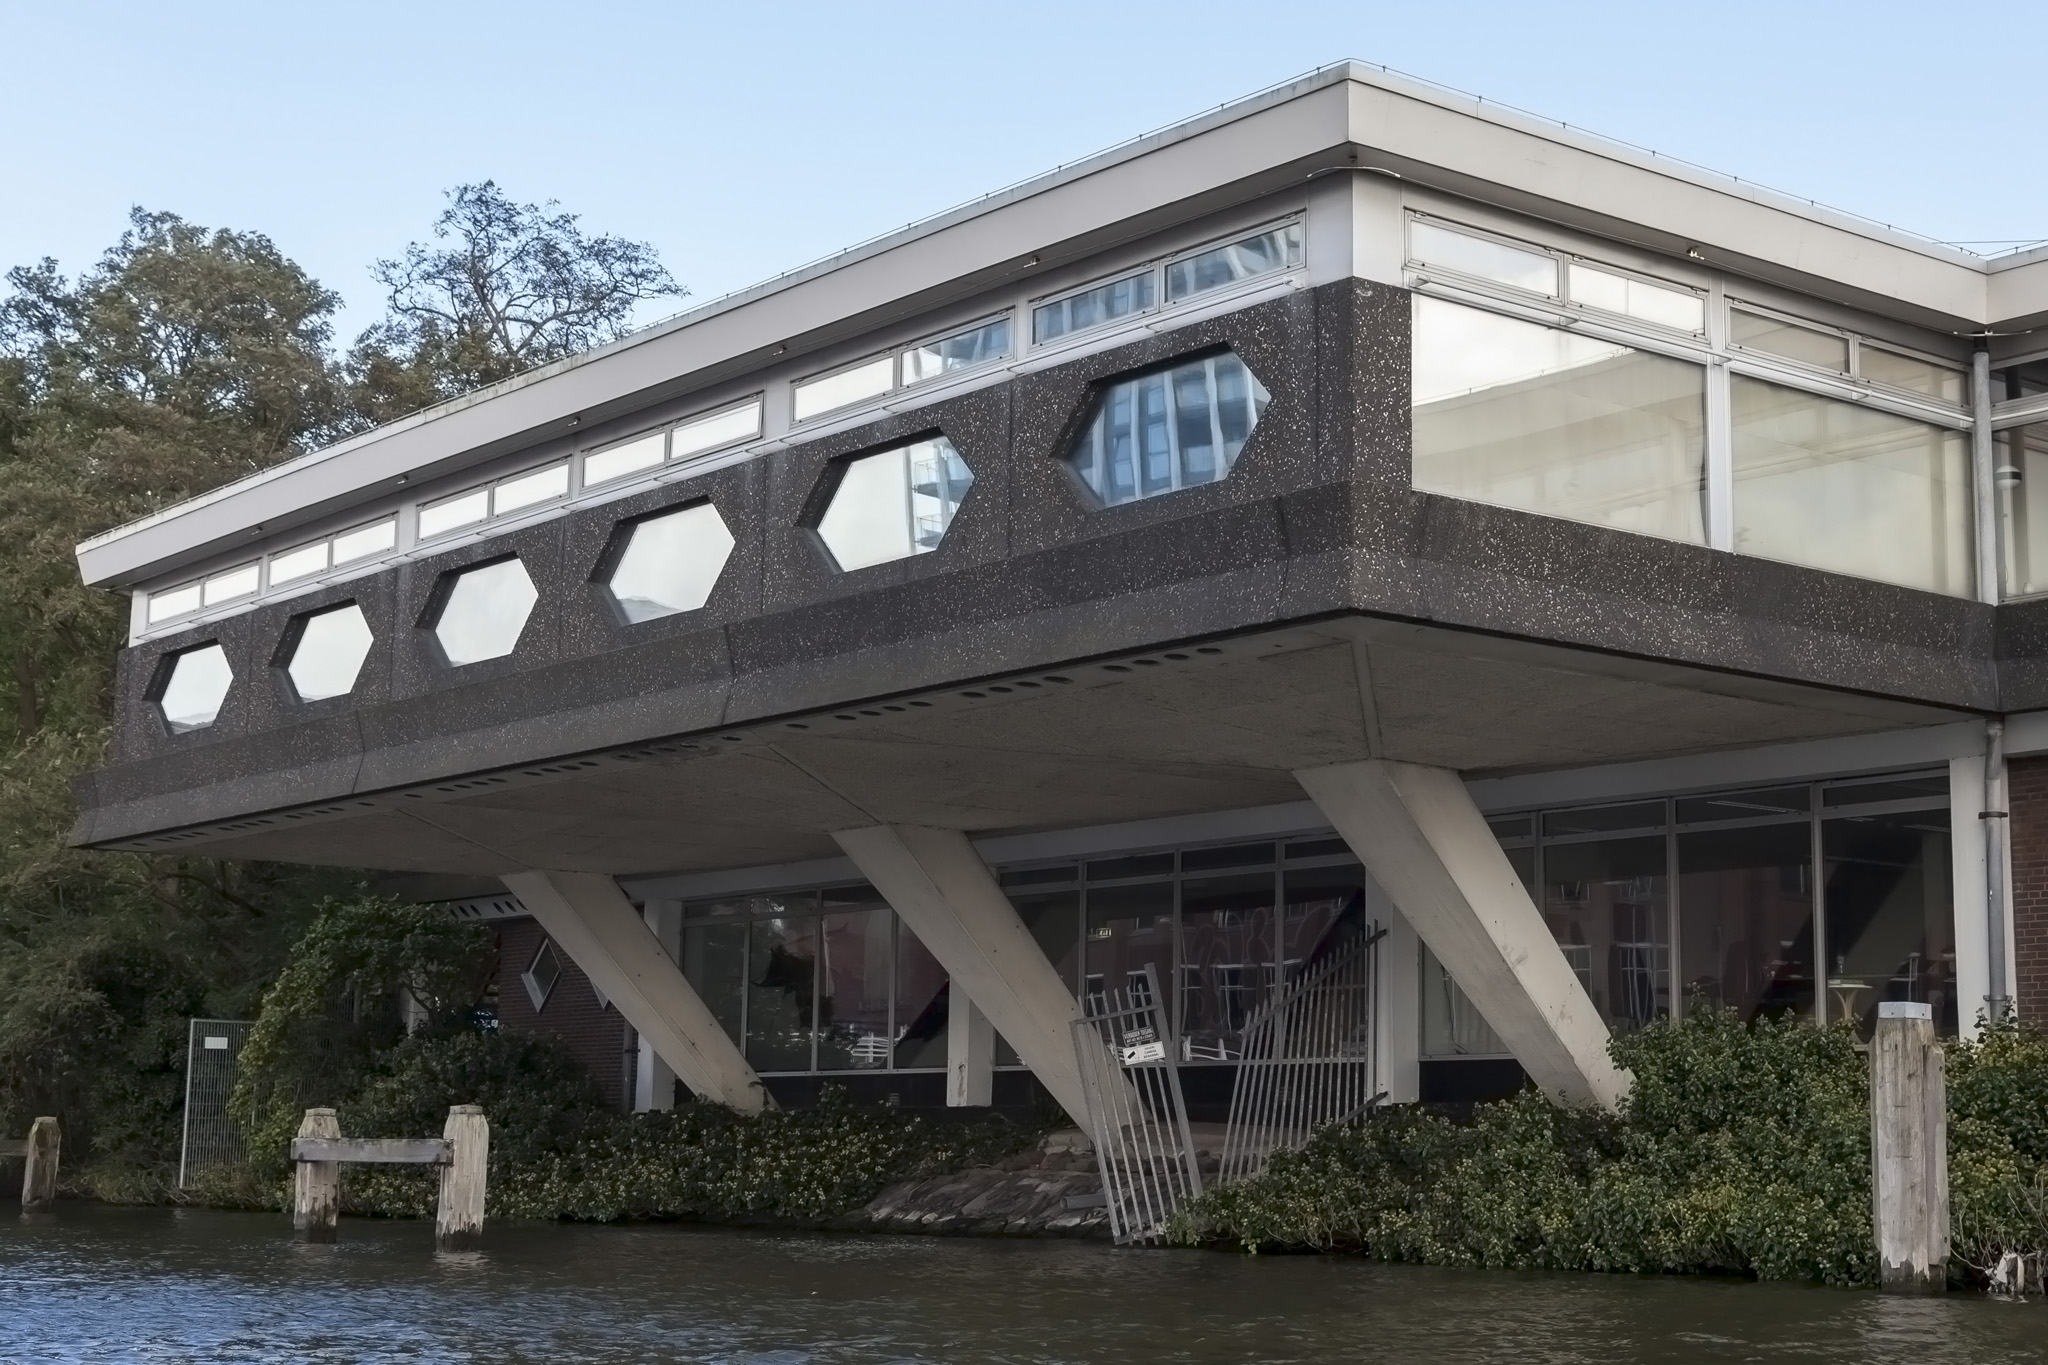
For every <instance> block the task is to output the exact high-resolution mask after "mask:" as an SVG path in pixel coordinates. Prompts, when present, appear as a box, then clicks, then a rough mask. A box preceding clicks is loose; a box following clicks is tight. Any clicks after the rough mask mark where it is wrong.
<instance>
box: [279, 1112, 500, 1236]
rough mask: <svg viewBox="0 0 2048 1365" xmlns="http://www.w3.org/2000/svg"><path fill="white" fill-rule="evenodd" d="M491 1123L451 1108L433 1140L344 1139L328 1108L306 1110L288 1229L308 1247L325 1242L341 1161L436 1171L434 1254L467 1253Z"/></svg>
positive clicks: (337, 1201)
mask: <svg viewBox="0 0 2048 1365" xmlns="http://www.w3.org/2000/svg"><path fill="white" fill-rule="evenodd" d="M490 1156H491V1125H490V1123H489V1121H488V1120H487V1119H485V1118H484V1111H483V1110H482V1109H481V1108H480V1107H478V1106H477V1105H474V1104H458V1105H455V1106H453V1107H452V1108H450V1109H449V1111H448V1122H447V1123H446V1125H444V1126H443V1128H442V1130H441V1136H440V1137H437V1138H345V1137H343V1136H342V1135H341V1126H340V1124H339V1122H338V1121H337V1120H336V1118H335V1115H334V1111H333V1110H332V1109H308V1110H307V1111H306V1117H305V1120H304V1121H303V1122H302V1123H300V1125H299V1135H298V1136H297V1137H296V1138H294V1139H292V1163H293V1167H294V1171H295V1177H294V1182H293V1191H294V1197H293V1201H292V1226H293V1227H295V1228H297V1229H298V1233H299V1236H300V1237H301V1238H303V1239H304V1240H306V1241H308V1242H331V1241H333V1240H334V1234H335V1225H336V1222H337V1221H338V1219H339V1216H340V1213H341V1166H342V1163H343V1162H356V1163H374V1164H378V1165H412V1166H439V1167H440V1168H441V1201H440V1208H439V1209H438V1210H437V1211H436V1213H435V1216H434V1245H435V1246H436V1247H437V1248H438V1249H440V1250H442V1251H457V1250H463V1249H466V1248H469V1247H474V1246H475V1245H476V1244H477V1242H478V1240H479V1239H480V1238H481V1237H482V1236H483V1230H484V1185H485V1172H486V1169H487V1168H488V1166H489V1163H490Z"/></svg>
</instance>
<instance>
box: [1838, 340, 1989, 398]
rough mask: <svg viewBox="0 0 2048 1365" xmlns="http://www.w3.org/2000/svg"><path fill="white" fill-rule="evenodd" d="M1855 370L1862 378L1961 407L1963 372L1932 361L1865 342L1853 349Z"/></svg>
mask: <svg viewBox="0 0 2048 1365" xmlns="http://www.w3.org/2000/svg"><path fill="white" fill-rule="evenodd" d="M1856 368H1857V370H1858V372H1859V373H1861V374H1862V376H1863V377H1864V378H1865V379H1872V380H1875V381H1877V382H1878V383H1880V384H1889V385H1891V386H1892V387H1893V388H1895V389H1906V390H1908V391H1910V392H1912V393H1918V394H1925V395H1926V396H1927V397H1929V398H1939V399H1940V400H1941V401H1942V402H1944V403H1955V404H1958V405H1960V404H1961V403H1962V402H1963V388H1964V382H1965V381H1964V377H1963V372H1962V371H1961V370H1956V369H1951V368H1949V367H1948V366H1946V365H1937V364H1935V363H1934V362H1933V361H1931V360H1922V359H1920V358H1919V357H1918V356H1910V355H1901V354H1899V353H1898V352H1897V351H1887V350H1885V349H1884V348H1883V347H1880V346H1873V345H1871V344H1870V343H1869V342H1867V341H1866V342H1864V343H1863V344H1862V345H1860V346H1858V347H1857V348H1856Z"/></svg>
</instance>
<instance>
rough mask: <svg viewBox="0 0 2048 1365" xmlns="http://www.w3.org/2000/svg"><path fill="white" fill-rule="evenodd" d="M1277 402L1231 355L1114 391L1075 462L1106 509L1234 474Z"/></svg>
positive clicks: (1103, 401)
mask: <svg viewBox="0 0 2048 1365" xmlns="http://www.w3.org/2000/svg"><path fill="white" fill-rule="evenodd" d="M1270 402H1272V395H1271V394H1269V393H1267V392H1266V387H1265V385H1263V384H1261V383H1259V381H1258V378H1257V376H1255V375H1253V374H1252V372H1251V371H1250V370H1248V369H1246V368H1245V364H1244V362H1243V361H1242V360H1239V359H1238V358H1237V357H1236V356H1235V355H1232V354H1231V353H1229V352H1227V351H1226V352H1224V353H1223V354H1222V355H1216V356H1209V357H1207V358H1205V359H1202V360H1193V361H1189V362H1187V363H1186V364H1183V365H1176V366H1175V367H1174V368H1172V369H1170V370H1162V371H1159V372H1157V373H1154V374H1147V375H1140V376H1138V377H1137V378H1135V379H1126V380H1123V381H1121V382H1120V383H1115V384H1111V385H1109V386H1108V387H1107V388H1105V389H1104V390H1103V391H1102V394H1101V396H1100V397H1098V398H1097V399H1096V400H1095V409H1094V412H1093V414H1092V415H1091V417H1090V418H1089V421H1088V425H1087V427H1086V428H1085V429H1084V430H1083V431H1082V433H1081V436H1080V438H1079V440H1077V441H1076V442H1075V445H1074V450H1073V453H1072V454H1070V455H1069V456H1068V457H1067V459H1068V462H1069V463H1070V464H1072V465H1073V467H1074V470H1075V472H1076V473H1078V474H1079V475H1080V476H1081V481H1082V482H1083V483H1085V484H1087V485H1088V487H1089V489H1090V491H1092V492H1093V493H1094V494H1095V495H1096V496H1097V497H1098V498H1100V499H1102V502H1103V505H1104V506H1109V507H1114V506H1116V505H1118V504H1119V503H1126V502H1135V501H1137V500H1138V499H1140V498H1151V497H1157V496H1159V495H1160V494H1162V493H1171V492H1173V491H1175V490H1176V489H1181V488H1194V487H1198V486H1200V485H1202V484H1206V483H1214V482H1215V481H1216V480H1218V479H1220V478H1222V477H1223V476H1224V475H1226V474H1228V473H1229V472H1230V470H1231V467H1232V466H1233V465H1235V464H1236V463H1237V457H1238V455H1239V454H1240V453H1241V452H1242V451H1243V450H1244V444H1245V442H1246V440H1248V439H1249V438H1250V437H1251V434H1252V428H1253V427H1254V426H1256V425H1257V423H1258V420H1259V418H1260V417H1261V416H1262V415H1263V414H1264V413H1265V411H1266V406H1267V404H1269V403H1270Z"/></svg>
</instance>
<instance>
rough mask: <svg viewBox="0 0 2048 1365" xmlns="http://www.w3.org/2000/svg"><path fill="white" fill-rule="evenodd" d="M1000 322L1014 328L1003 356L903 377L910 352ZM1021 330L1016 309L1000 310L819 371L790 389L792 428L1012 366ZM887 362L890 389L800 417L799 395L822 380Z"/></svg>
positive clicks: (1011, 329) (993, 356)
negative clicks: (897, 395)
mask: <svg viewBox="0 0 2048 1365" xmlns="http://www.w3.org/2000/svg"><path fill="white" fill-rule="evenodd" d="M998 322H1007V323H1009V325H1010V341H1009V344H1008V345H1007V346H1005V347H1004V348H1003V350H1002V352H1001V353H1000V354H998V355H992V356H989V357H987V358H986V359H984V360H980V361H976V362H975V363H974V364H972V365H963V366H961V367H960V368H959V369H957V370H946V371H943V372H941V373H939V374H934V375H927V376H925V377H924V378H922V379H911V380H906V379H905V378H904V377H903V358H904V357H905V356H906V355H908V354H909V353H910V352H912V351H915V350H920V349H922V348H923V347H925V346H929V345H931V344H932V343H934V342H939V341H949V340H951V339H952V338H954V337H958V336H965V335H967V334H968V333H969V332H978V331H980V330H982V329H983V328H984V327H992V326H994V325H995V324H996V323H998ZM1017 326H1018V319H1017V310H1016V309H1015V308H999V309H997V310H996V311H994V312H992V313H984V314H982V315H981V316H980V317H978V318H976V319H975V320H974V321H972V322H963V323H960V324H958V325H956V326H952V327H943V328H940V329H938V330H936V331H931V332H926V333H924V334H922V335H921V336H919V337H918V338H917V339H916V340H914V341H907V342H904V343H902V344H900V345H896V346H891V347H889V348H888V349H887V350H883V351H870V352H869V353H868V354H866V355H864V356H862V357H861V358H860V359H858V360H853V361H848V362H847V363H846V364H844V365H834V366H833V367H832V368H831V369H829V370H819V371H818V372H817V373H815V374H807V375H805V376H803V377H802V378H801V379H794V380H791V381H790V385H789V394H790V404H789V410H790V422H791V425H793V426H809V425H810V424H811V423H813V422H823V421H827V420H829V419H832V418H837V417H843V416H845V415H846V414H847V413H850V412H858V411H859V410H860V409H862V408H864V407H868V406H870V405H873V404H877V403H886V402H887V401H888V400H889V399H890V398H891V397H893V396H894V395H896V394H899V393H902V392H904V391H905V390H912V389H923V388H930V387H931V386H933V385H935V384H941V383H945V382H948V381H951V380H956V379H960V378H963V377H965V376H969V375H975V374H981V373H984V372H986V371H988V370H992V369H995V368H997V367H998V366H1002V365H1008V364H1010V363H1012V362H1014V361H1015V360H1016V358H1017V354H1018V347H1017ZM884 359H886V360H887V361H888V363H889V385H888V387H887V388H885V389H882V390H881V391H880V392H878V393H872V394H869V395H867V396H865V397H862V398H853V399H849V400H847V401H846V402H844V403H841V404H839V405H837V406H836V407H830V408H820V409H819V410H818V411H816V412H812V413H806V414H805V415H803V416H801V417H799V416H797V415H796V407H797V395H798V394H799V393H800V392H801V391H802V390H803V389H804V388H805V387H806V386H807V385H811V384H816V383H818V382H819V381H820V380H826V379H832V378H835V377H837V376H839V375H842V374H848V373H851V372H852V371H854V370H860V369H865V368H867V367H868V366H871V365H873V364H874V363H875V362H876V361H878V360H884Z"/></svg>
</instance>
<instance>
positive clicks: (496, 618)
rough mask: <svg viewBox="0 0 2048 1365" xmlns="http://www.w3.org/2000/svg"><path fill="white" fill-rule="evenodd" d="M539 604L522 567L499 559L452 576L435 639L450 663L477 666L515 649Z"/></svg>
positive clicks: (514, 561) (517, 563) (522, 565)
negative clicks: (527, 621)
mask: <svg viewBox="0 0 2048 1365" xmlns="http://www.w3.org/2000/svg"><path fill="white" fill-rule="evenodd" d="M539 600H540V594H539V593H537V592H535V591H534V587H533V580H532V579H531V578H529V577H528V576H527V573H526V566H525V565H524V564H522V563H520V562H519V561H518V560H517V559H500V560H497V561H495V562H493V563H490V564H481V565H478V566H477V567H476V568H473V569H464V570H462V571H461V572H460V573H458V574H456V575H454V581H453V582H452V583H450V584H449V586H448V597H447V600H446V601H445V602H443V603H442V605H441V612H440V615H439V616H437V617H436V618H435V620H434V639H435V640H436V641H438V642H439V643H440V646H441V652H442V654H443V655H445V656H446V657H447V660H448V662H449V663H451V664H454V665H457V666H460V665H463V664H473V663H480V662H482V661H483V660H485V659H497V658H502V657H503V656H505V655H507V654H510V653H511V652H512V651H513V650H514V649H516V648H518V645H519V636H520V635H521V633H522V632H524V631H525V629H526V620H527V617H529V616H531V615H532V614H533V604H534V603H535V602H538V601H539Z"/></svg>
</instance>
